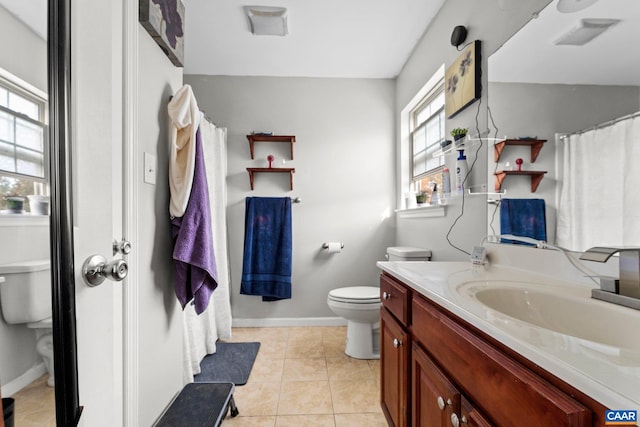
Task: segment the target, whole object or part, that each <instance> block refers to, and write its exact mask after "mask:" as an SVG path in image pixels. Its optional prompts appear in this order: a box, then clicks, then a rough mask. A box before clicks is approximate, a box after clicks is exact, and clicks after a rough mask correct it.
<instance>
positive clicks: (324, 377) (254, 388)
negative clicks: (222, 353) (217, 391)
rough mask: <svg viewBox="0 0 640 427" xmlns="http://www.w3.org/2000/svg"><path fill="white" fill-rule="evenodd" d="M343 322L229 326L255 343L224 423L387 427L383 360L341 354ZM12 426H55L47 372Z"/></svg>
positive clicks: (24, 398)
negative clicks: (332, 324) (382, 398)
mask: <svg viewBox="0 0 640 427" xmlns="http://www.w3.org/2000/svg"><path fill="white" fill-rule="evenodd" d="M346 333H347V332H346V327H293V328H234V330H233V339H232V341H235V342H250V341H259V342H260V343H261V344H260V351H259V352H258V356H257V358H256V362H255V364H254V366H253V369H252V370H251V375H250V377H249V381H248V382H247V384H246V385H244V386H239V387H236V390H235V393H234V399H235V401H236V404H237V406H238V409H239V411H240V414H239V415H238V416H237V417H235V418H227V419H226V420H225V421H224V422H223V425H224V426H225V427H227V426H228V427H245V426H251V427H253V426H255V427H386V426H387V422H386V420H385V418H384V415H383V414H382V411H381V409H380V363H379V361H378V360H357V359H352V358H350V357H348V356H346V355H345V354H344V343H345V339H346ZM13 397H14V398H16V409H17V410H16V418H15V425H16V427H49V426H52V427H54V426H55V414H54V411H55V401H54V393H53V388H52V387H47V385H46V375H45V376H43V377H42V378H40V379H38V380H37V381H35V382H34V383H33V384H30V385H29V386H27V387H25V388H24V389H23V390H21V391H20V392H18V393H16V395H15V396H13Z"/></svg>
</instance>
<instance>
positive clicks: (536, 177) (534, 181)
mask: <svg viewBox="0 0 640 427" xmlns="http://www.w3.org/2000/svg"><path fill="white" fill-rule="evenodd" d="M545 173H547V171H498V172H496V173H495V175H496V184H495V191H500V188H501V187H502V182H503V181H504V179H505V178H506V177H507V176H509V175H528V176H530V177H531V192H532V193H535V192H536V190H537V189H538V185H540V181H542V178H544V174H545Z"/></svg>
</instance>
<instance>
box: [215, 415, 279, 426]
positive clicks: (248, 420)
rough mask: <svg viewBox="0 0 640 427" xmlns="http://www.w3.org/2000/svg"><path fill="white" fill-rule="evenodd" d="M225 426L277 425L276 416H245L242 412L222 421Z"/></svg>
mask: <svg viewBox="0 0 640 427" xmlns="http://www.w3.org/2000/svg"><path fill="white" fill-rule="evenodd" d="M222 425H224V426H225V427H227V426H231V427H274V426H275V425H276V417H275V416H263V417H245V416H242V414H240V415H239V416H237V417H234V418H231V417H227V418H225V419H224V421H223V422H222Z"/></svg>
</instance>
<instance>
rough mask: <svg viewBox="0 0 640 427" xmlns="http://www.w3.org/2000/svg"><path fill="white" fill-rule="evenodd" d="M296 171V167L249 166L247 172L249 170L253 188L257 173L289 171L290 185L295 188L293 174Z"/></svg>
mask: <svg viewBox="0 0 640 427" xmlns="http://www.w3.org/2000/svg"><path fill="white" fill-rule="evenodd" d="M295 171H296V169H295V168H247V172H249V183H250V184H251V190H253V177H254V175H255V174H256V173H288V174H289V186H290V188H291V190H293V174H294V172H295Z"/></svg>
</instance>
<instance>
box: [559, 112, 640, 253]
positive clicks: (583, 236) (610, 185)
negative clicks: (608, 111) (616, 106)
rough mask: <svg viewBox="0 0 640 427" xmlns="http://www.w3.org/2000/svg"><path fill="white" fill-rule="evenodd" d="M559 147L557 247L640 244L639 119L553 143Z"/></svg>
mask: <svg viewBox="0 0 640 427" xmlns="http://www.w3.org/2000/svg"><path fill="white" fill-rule="evenodd" d="M562 145H563V146H564V150H563V152H564V161H563V165H562V174H561V176H562V182H561V185H562V191H561V193H560V200H559V204H558V223H557V240H558V245H560V246H563V247H566V248H569V249H572V250H576V251H585V250H586V249H589V248H590V247H593V246H609V245H614V246H618V245H640V167H639V166H638V161H639V159H640V116H638V114H635V115H631V116H630V117H629V118H625V119H622V120H619V121H617V122H614V123H613V124H611V125H605V126H602V127H599V128H596V129H594V130H590V131H586V132H581V133H576V134H572V135H569V136H568V137H564V138H560V139H557V147H561V146H562Z"/></svg>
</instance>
